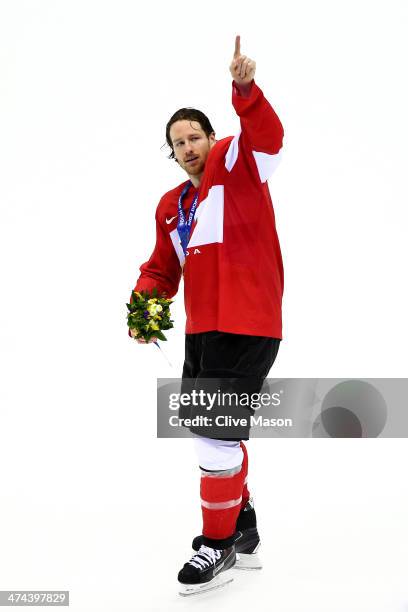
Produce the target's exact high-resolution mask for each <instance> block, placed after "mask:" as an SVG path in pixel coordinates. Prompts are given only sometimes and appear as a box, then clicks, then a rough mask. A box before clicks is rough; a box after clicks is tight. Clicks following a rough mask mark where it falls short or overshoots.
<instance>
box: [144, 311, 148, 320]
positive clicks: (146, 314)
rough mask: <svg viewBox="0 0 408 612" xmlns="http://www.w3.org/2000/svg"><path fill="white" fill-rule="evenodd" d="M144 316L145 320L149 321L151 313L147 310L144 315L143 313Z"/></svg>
mask: <svg viewBox="0 0 408 612" xmlns="http://www.w3.org/2000/svg"><path fill="white" fill-rule="evenodd" d="M143 316H144V318H145V319H148V318H149V311H148V310H145V311H144V313H143Z"/></svg>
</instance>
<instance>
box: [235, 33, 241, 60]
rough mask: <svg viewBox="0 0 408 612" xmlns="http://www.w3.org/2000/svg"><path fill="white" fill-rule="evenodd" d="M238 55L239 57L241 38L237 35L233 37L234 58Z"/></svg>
mask: <svg viewBox="0 0 408 612" xmlns="http://www.w3.org/2000/svg"><path fill="white" fill-rule="evenodd" d="M240 55H241V37H240V36H239V35H238V36H236V37H235V50H234V57H239V56H240Z"/></svg>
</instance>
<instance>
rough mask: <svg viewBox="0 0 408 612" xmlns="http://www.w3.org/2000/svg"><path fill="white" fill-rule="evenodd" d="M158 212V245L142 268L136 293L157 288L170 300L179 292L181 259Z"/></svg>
mask: <svg viewBox="0 0 408 612" xmlns="http://www.w3.org/2000/svg"><path fill="white" fill-rule="evenodd" d="M158 210H159V207H158V208H157V210H156V245H155V247H154V250H153V253H152V254H151V256H150V259H149V260H148V261H146V262H145V263H143V264H142V265H141V266H140V276H139V278H138V279H137V282H136V286H135V288H134V291H151V290H152V289H154V288H155V287H156V288H157V291H158V292H159V293H160V294H162V295H163V296H164V297H166V298H168V299H170V298H172V297H173V296H174V295H175V294H176V293H177V291H178V287H179V284H180V278H181V267H180V262H179V259H178V257H177V255H176V252H175V250H174V247H173V244H172V242H171V239H170V237H169V234H168V232H166V231H165V229H164V227H163V225H162V223H161V221H160V218H159V215H158Z"/></svg>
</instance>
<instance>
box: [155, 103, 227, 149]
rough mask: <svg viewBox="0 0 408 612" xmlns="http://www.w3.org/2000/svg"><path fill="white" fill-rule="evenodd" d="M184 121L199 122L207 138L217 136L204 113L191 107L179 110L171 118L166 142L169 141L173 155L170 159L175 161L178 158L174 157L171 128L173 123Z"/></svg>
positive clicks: (167, 126) (167, 128)
mask: <svg viewBox="0 0 408 612" xmlns="http://www.w3.org/2000/svg"><path fill="white" fill-rule="evenodd" d="M183 119H186V120H187V121H198V123H199V124H200V126H201V129H202V130H203V131H204V132H205V133H206V135H207V138H208V136H210V134H215V132H214V128H213V127H212V125H211V123H210V120H209V119H208V117H207V116H206V115H204V113H202V112H201V111H199V110H197V109H196V108H191V107H187V108H179V110H178V111H176V112H175V113H174V115H172V116H171V117H170V119H169V121H168V123H167V125H166V141H167V144H168V146H169V147H170V149H171V153H170V155H168V159H175V157H176V156H175V155H174V149H173V143H172V142H171V138H170V128H171V126H172V125H173V123H175V122H176V121H182V120H183ZM191 127H193V126H191ZM193 129H194V128H193Z"/></svg>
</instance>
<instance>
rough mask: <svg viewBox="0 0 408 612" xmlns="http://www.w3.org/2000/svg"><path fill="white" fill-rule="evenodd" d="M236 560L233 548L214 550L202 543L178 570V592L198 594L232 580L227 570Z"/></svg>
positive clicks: (183, 594) (181, 593)
mask: <svg viewBox="0 0 408 612" xmlns="http://www.w3.org/2000/svg"><path fill="white" fill-rule="evenodd" d="M235 561H236V555H235V548H234V546H231V547H230V548H226V549H224V550H216V549H215V548H210V547H209V546H204V544H202V545H201V546H200V548H199V549H198V552H197V553H196V554H195V555H194V556H193V557H192V558H191V559H190V561H188V563H185V564H184V567H183V569H182V570H180V571H179V575H178V581H179V582H181V584H182V589H181V590H180V591H179V594H180V595H182V596H183V597H185V596H187V595H198V594H199V593H205V592H207V591H212V590H213V589H218V588H220V587H223V586H225V585H226V584H228V583H229V582H232V580H233V577H232V576H231V575H230V572H228V571H227V570H229V569H230V568H231V567H233V565H234V564H235Z"/></svg>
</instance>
